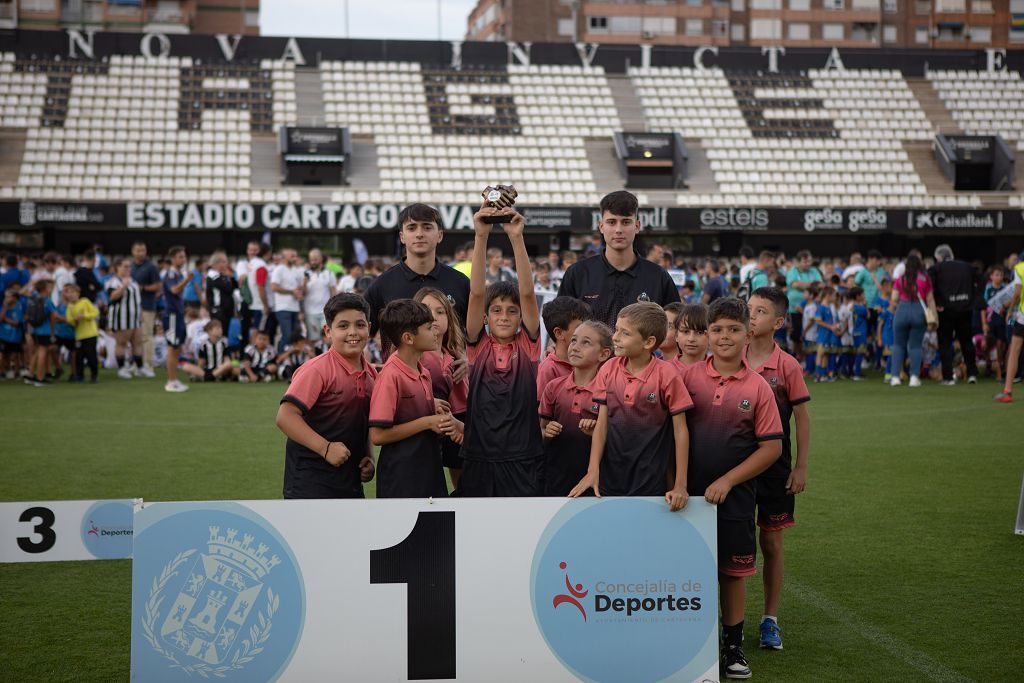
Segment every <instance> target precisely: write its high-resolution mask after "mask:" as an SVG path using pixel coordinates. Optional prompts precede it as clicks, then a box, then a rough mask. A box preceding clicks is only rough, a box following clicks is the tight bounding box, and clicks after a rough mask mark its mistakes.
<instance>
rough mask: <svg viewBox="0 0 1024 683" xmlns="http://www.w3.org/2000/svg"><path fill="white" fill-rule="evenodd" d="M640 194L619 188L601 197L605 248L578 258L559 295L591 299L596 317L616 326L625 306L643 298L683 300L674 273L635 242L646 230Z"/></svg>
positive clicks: (671, 300) (601, 225)
mask: <svg viewBox="0 0 1024 683" xmlns="http://www.w3.org/2000/svg"><path fill="white" fill-rule="evenodd" d="M639 209H640V204H639V202H638V201H637V198H636V196H635V195H633V194H632V193H630V192H626V191H625V190H618V191H616V192H612V193H611V194H607V195H605V197H604V199H602V200H601V224H600V226H599V227H600V229H601V234H602V235H603V236H604V244H605V248H604V251H603V252H601V253H600V254H599V255H597V256H595V257H593V258H587V259H584V260H582V261H578V262H576V263H574V264H573V265H571V266H569V268H568V269H567V270H566V271H565V275H563V276H562V284H561V285H560V286H559V288H558V296H571V297H573V298H575V299H582V300H583V301H584V302H586V303H588V304H590V308H591V309H592V310H593V312H594V319H595V320H600V321H601V322H603V323H605V324H607V325H609V326H614V325H615V320H616V319H617V318H618V316H619V311H620V310H621V309H622V308H624V307H626V306H628V305H629V304H635V303H637V302H638V301H653V302H654V303H656V304H658V305H659V306H664V305H665V304H668V303H671V302H673V301H679V291H678V290H677V289H676V286H675V283H674V282H672V276H671V275H669V274H668V273H667V272H666V271H665V270H664V269H663V268H662V267H661V266H659V265H657V264H656V263H652V262H651V261H648V260H646V259H643V258H640V254H639V253H637V251H636V249H635V248H634V246H633V242H634V241H635V240H636V236H637V233H639V232H640V228H641V227H642V226H641V225H640V218H639V216H638V215H637V214H638V212H639Z"/></svg>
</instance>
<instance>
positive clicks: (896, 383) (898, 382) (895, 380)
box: [889, 375, 903, 387]
mask: <svg viewBox="0 0 1024 683" xmlns="http://www.w3.org/2000/svg"><path fill="white" fill-rule="evenodd" d="M901 384H903V381H902V380H901V379H900V378H899V377H896V376H895V375H893V376H892V377H890V378H889V386H890V387H898V386H899V385H901Z"/></svg>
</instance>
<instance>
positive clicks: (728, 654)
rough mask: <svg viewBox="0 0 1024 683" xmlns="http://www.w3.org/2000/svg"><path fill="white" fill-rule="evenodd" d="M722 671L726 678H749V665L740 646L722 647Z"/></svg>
mask: <svg viewBox="0 0 1024 683" xmlns="http://www.w3.org/2000/svg"><path fill="white" fill-rule="evenodd" d="M722 672H723V673H724V674H725V677H726V678H750V675H751V674H750V667H749V666H748V665H747V658H746V656H745V655H744V654H743V648H742V647H741V646H739V645H729V646H728V647H725V648H722Z"/></svg>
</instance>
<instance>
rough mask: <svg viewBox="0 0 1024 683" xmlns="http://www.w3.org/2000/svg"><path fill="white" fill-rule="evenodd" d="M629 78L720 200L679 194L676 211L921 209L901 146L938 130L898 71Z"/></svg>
mask: <svg viewBox="0 0 1024 683" xmlns="http://www.w3.org/2000/svg"><path fill="white" fill-rule="evenodd" d="M630 74H631V76H632V78H633V81H634V83H635V86H636V89H637V92H638V93H639V95H640V97H641V100H642V102H643V105H644V110H645V115H646V116H647V118H648V120H649V122H650V125H651V127H652V129H655V130H680V131H682V133H683V136H684V138H695V139H697V140H699V141H700V143H701V145H702V146H703V147H704V148H705V149H706V150H707V156H708V159H709V160H710V161H711V169H712V171H713V172H714V176H715V181H716V182H717V183H718V186H719V190H720V194H718V195H694V194H690V193H680V194H679V195H678V196H677V203H678V204H680V205H695V206H702V205H707V204H723V205H729V204H740V205H746V204H755V205H767V206H773V205H774V206H787V205H789V206H803V205H814V204H821V205H838V204H850V205H853V206H925V205H926V197H925V195H926V190H925V187H924V185H923V183H922V182H921V180H920V178H919V177H918V175H917V173H916V172H915V170H914V167H913V164H912V163H911V162H910V160H909V158H908V156H907V154H906V152H905V150H904V149H903V148H902V144H901V143H902V141H904V140H928V139H930V138H931V137H932V136H933V134H934V133H933V131H932V128H931V125H930V124H929V122H928V120H927V118H926V117H925V115H924V112H923V111H922V110H921V108H920V106H919V105H918V103H917V101H916V100H915V99H914V96H913V94H912V93H911V92H910V89H909V88H908V87H907V84H906V82H905V81H904V79H903V77H902V74H900V73H899V72H898V71H889V70H875V69H863V70H856V71H854V70H849V71H842V72H836V71H824V70H819V71H811V72H809V73H794V74H785V73H781V74H780V73H762V72H754V73H737V72H733V73H727V72H725V71H723V70H721V69H693V68H677V67H648V68H633V69H631V70H630Z"/></svg>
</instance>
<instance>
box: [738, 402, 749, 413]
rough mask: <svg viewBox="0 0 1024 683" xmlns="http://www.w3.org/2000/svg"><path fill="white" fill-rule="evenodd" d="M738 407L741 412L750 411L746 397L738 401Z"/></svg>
mask: <svg viewBox="0 0 1024 683" xmlns="http://www.w3.org/2000/svg"><path fill="white" fill-rule="evenodd" d="M739 408H740V410H742V411H743V412H745V413H749V412H750V401H748V400H747V399H743V400H742V401H740V405H739Z"/></svg>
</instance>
